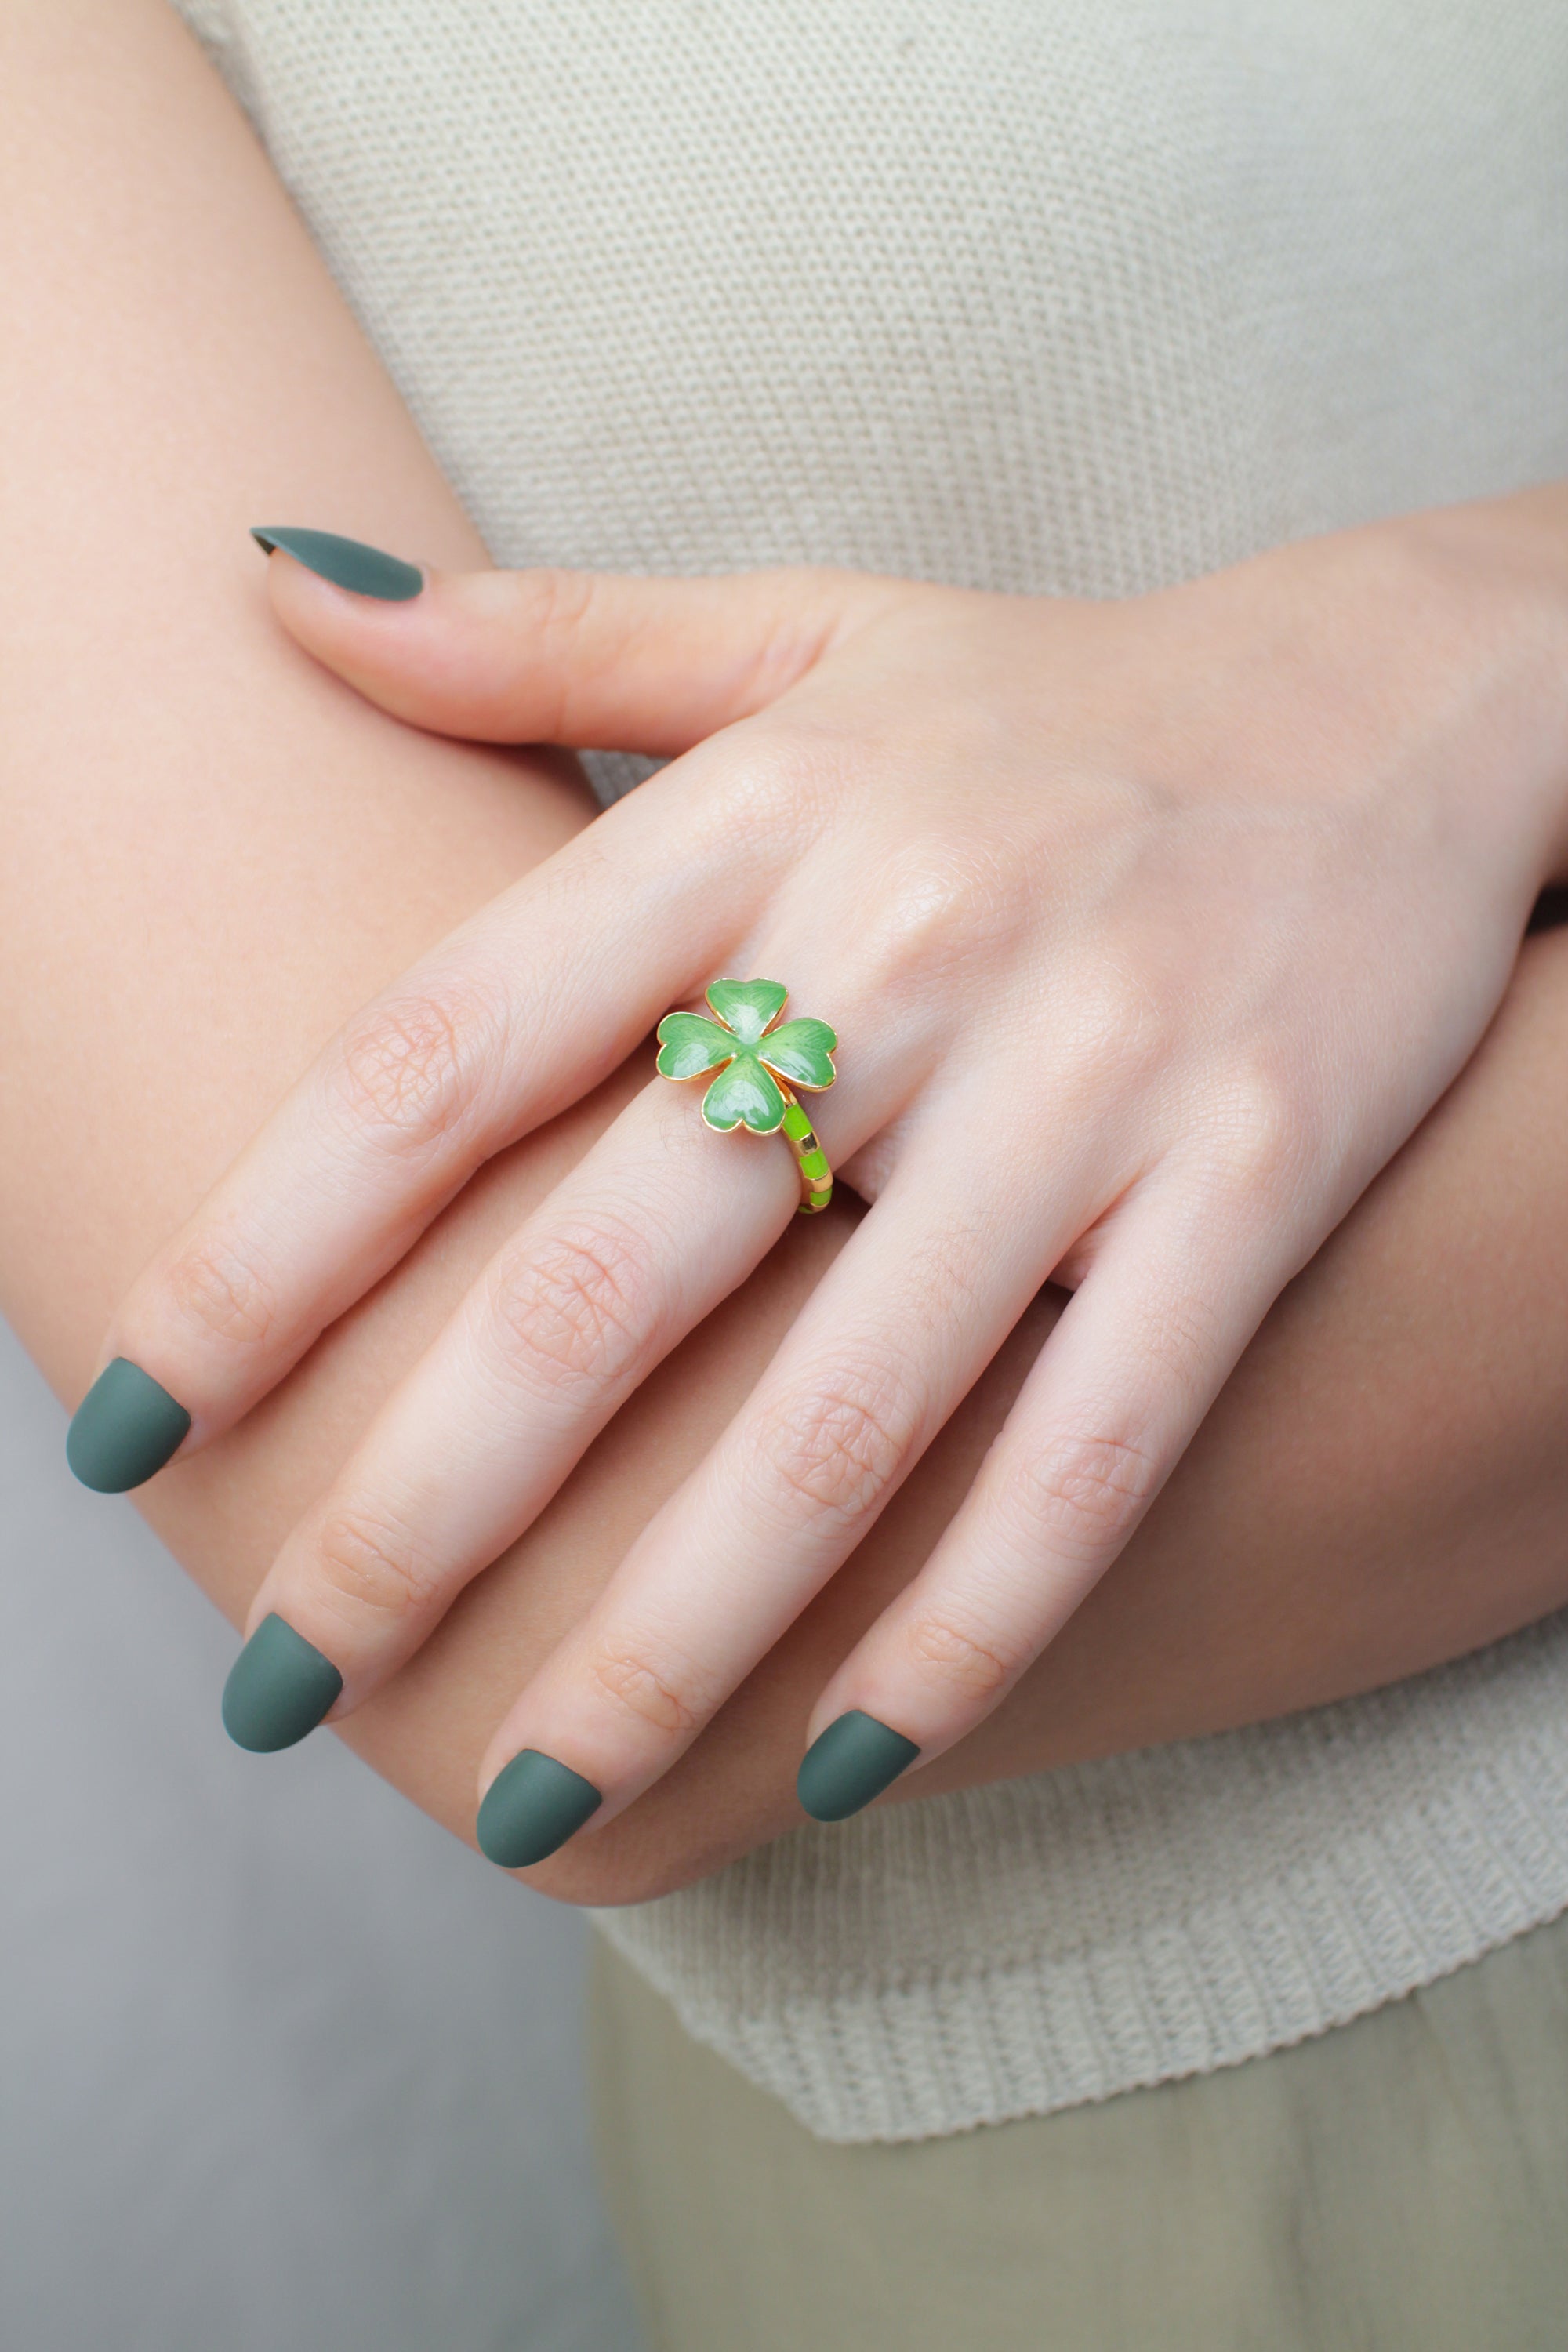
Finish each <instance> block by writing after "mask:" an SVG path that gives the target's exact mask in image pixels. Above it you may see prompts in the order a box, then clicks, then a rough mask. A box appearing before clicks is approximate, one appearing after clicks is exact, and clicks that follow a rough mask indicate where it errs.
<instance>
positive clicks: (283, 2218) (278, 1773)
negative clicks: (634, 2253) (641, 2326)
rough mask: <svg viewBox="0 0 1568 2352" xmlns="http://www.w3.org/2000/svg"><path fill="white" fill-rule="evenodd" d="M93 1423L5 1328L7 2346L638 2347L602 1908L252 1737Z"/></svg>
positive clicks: (1, 1516)
mask: <svg viewBox="0 0 1568 2352" xmlns="http://www.w3.org/2000/svg"><path fill="white" fill-rule="evenodd" d="M64 1429H65V1420H64V1415H63V1414H62V1413H61V1412H60V1411H59V1408H58V1406H57V1405H56V1403H55V1402H54V1400H53V1398H52V1397H51V1396H50V1395H49V1393H48V1391H47V1389H46V1388H45V1386H44V1384H43V1382H42V1381H41V1380H40V1379H39V1378H38V1376H37V1373H36V1372H35V1371H34V1370H33V1369H32V1367H31V1365H30V1364H29V1363H28V1361H27V1360H26V1357H25V1356H24V1355H23V1354H22V1352H21V1350H20V1349H19V1348H18V1347H17V1345H16V1341H15V1340H14V1339H12V1338H11V1336H10V1334H9V1333H8V1332H6V1331H5V1327H4V1326H3V1325H0V1774H3V1787H4V1790H5V1800H4V1803H3V1805H0V1936H3V1942H0V2342H3V2343H4V2344H5V2347H7V2352H263V2347H265V2352H373V2347H374V2352H481V2347H482V2352H500V2347H528V2352H635V2347H636V2346H637V2340H638V2339H637V2331H636V2328H635V2326H634V2324H633V2322H632V2318H631V2315H630V2311H629V2306H628V2305H627V2302H626V2290H625V2286H624V2283H623V2281H622V2278H621V2275H620V2272H619V2269H618V2266H617V2264H616V2259H615V2255H614V2253H613V2251H612V2249H611V2246H610V2243H609V2241H608V2238H607V2235H606V2231H605V2221H604V2217H603V2215H602V2213H601V2211H600V2208H599V2204H598V2200H597V2198H596V2196H595V2190H594V2187H593V2179H592V2173H591V2170H590V2167H589V2160H588V2154H587V2147H586V2143H585V2136H584V2118H583V2100H582V2087H581V2081H580V2071H579V2070H580V2061H579V2045H578V2032H577V2027H578V1996H579V1985H580V1977H581V1965H582V1960H583V1956H584V1927H583V1922H582V1921H581V1919H580V1918H578V1917H577V1916H575V1915H574V1914H572V1913H570V1912H567V1911H565V1910H563V1909H560V1908H558V1907H557V1906H554V1905H552V1904H550V1903H547V1902H545V1901H544V1900H543V1898H542V1896H534V1895H528V1894H526V1893H525V1892H523V1891H522V1890H521V1889H519V1888H518V1887H516V1886H514V1885H512V1884H511V1883H510V1881H509V1880H506V1879H503V1878H501V1877H500V1875H499V1874H495V1873H493V1872H491V1871H489V1870H488V1869H487V1868H486V1866H485V1865H484V1864H482V1863H479V1861H477V1860H476V1859H475V1858H474V1857H473V1856H472V1855H471V1854H469V1853H467V1852H466V1851H465V1850H464V1849H462V1848H461V1847H459V1846H458V1845H457V1844H456V1843H454V1842H453V1841H452V1840H451V1839H450V1838H448V1837H447V1835H446V1834H445V1832H442V1831H440V1830H438V1829H437V1828H436V1827H435V1826H434V1825H433V1824H432V1823H431V1822H427V1821H426V1819H425V1818H424V1816H423V1815H422V1814H420V1813H418V1812H417V1811H415V1809H414V1808H413V1807H412V1806H411V1805H409V1804H407V1803H405V1801H404V1800H403V1799H402V1798H400V1797H398V1796H395V1794H394V1793H393V1791H392V1790H389V1789H388V1788H386V1787H385V1786H384V1784H383V1783H382V1782H381V1781H379V1780H376V1778H375V1777H374V1774H373V1773H371V1772H370V1771H368V1770H367V1769H365V1768H364V1767H363V1765H361V1764H359V1763H358V1762H356V1761H355V1759H353V1757H351V1756H350V1755H349V1754H348V1753H347V1751H346V1750H345V1749H343V1748H342V1747H340V1746H339V1744H338V1742H337V1741H336V1740H334V1739H331V1738H317V1739H312V1740H310V1741H308V1742H307V1743H306V1744H305V1746H304V1747H303V1748H300V1749H297V1750H296V1751H294V1752H293V1753H292V1754H289V1755H287V1756H279V1757H273V1758H268V1759H265V1760H258V1759H255V1758H247V1757H244V1756H241V1755H240V1754H239V1752H238V1751H237V1749H234V1748H230V1747H229V1745H228V1743H227V1741H226V1739H225V1738H224V1737H223V1733H222V1731H221V1728H220V1727H219V1724H218V1718H217V1697H218V1692H219V1690H220V1688H221V1686H222V1682H223V1677H224V1675H225V1674H226V1671H227V1667H228V1663H229V1660H230V1657H231V1656H232V1654H233V1650H234V1637H233V1635H232V1634H231V1633H229V1631H228V1629H227V1627H226V1625H225V1624H224V1623H223V1622H222V1621H221V1620H220V1619H219V1618H218V1616H217V1615H216V1612H214V1611H213V1610H212V1609H211V1608H210V1607H209V1606H208V1604H207V1602H206V1601H205V1600H203V1598H202V1597H201V1595H200V1594H199V1593H198V1592H196V1591H195V1588H194V1587H193V1586H191V1585H190V1584H188V1583H187V1582H186V1580H185V1579H184V1577H183V1576H182V1574H181V1572H180V1571H179V1570H178V1569H176V1568H175V1567H174V1564H173V1562H172V1561H171V1560H170V1559H169V1557H168V1555H167V1554H166V1553H165V1552H164V1551H163V1549H162V1548H161V1547H160V1546H159V1545H158V1544H157V1543H156V1542H155V1541H154V1539H153V1537H152V1536H151V1535H149V1534H148V1532H147V1530H146V1529H145V1528H143V1527H142V1523H141V1521H140V1520H139V1519H138V1518H137V1517H136V1516H135V1513H134V1512H133V1511H132V1508H131V1507H130V1505H129V1504H127V1503H125V1502H123V1501H110V1500H107V1499H106V1498H104V1497H102V1496H92V1495H89V1494H87V1493H85V1492H84V1491H83V1490H82V1489H81V1488H79V1487H78V1486H75V1485H74V1484H73V1482H72V1481H71V1479H70V1478H69V1476H68V1474H67V1472H66V1468H65V1462H64V1456H63V1453H62V1444H63V1438H64Z"/></svg>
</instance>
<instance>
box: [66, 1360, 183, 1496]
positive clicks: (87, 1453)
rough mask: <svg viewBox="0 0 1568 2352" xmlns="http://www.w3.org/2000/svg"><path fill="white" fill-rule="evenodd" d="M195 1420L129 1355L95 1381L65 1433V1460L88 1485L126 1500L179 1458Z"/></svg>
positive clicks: (99, 1492)
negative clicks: (131, 1490)
mask: <svg viewBox="0 0 1568 2352" xmlns="http://www.w3.org/2000/svg"><path fill="white" fill-rule="evenodd" d="M190 1425H191V1416H190V1414H189V1413H188V1412H186V1411H185V1408H184V1405H183V1404H176V1403H175V1402H174V1398H173V1397H172V1396H171V1395H170V1394H169V1391H168V1390H167V1389H164V1388H160V1387H159V1385H158V1383H157V1381H155V1380H153V1377H152V1376H151V1374H150V1373H147V1372H144V1371H143V1370H142V1367H141V1365H140V1364H133V1363H132V1361H131V1359H130V1358H129V1356H116V1358H115V1359H114V1361H113V1362H112V1363H111V1364H107V1365H106V1366H105V1367H104V1369H103V1370H102V1371H101V1372H100V1374H99V1376H98V1378H97V1380H95V1381H94V1382H93V1384H92V1386H91V1388H89V1391H88V1392H87V1394H86V1395H85V1396H84V1397H83V1399H82V1401H81V1402H80V1403H79V1405H78V1407H77V1409H76V1415H75V1418H74V1419H73V1421H72V1423H71V1425H70V1428H69V1429H68V1432H67V1433H66V1460H67V1461H68V1463H69V1465H70V1466H71V1468H72V1470H73V1471H74V1472H75V1474H76V1475H77V1476H78V1477H79V1479H80V1480H81V1483H82V1485H83V1486H90V1487H91V1488H92V1490H93V1492H94V1493H95V1494H98V1495H123V1494H124V1493H125V1491H126V1489H127V1487H130V1486H141V1485H142V1481H143V1480H144V1479H147V1478H151V1476H152V1475H153V1472H154V1471H155V1470H161V1469H162V1468H163V1465H164V1463H165V1462H167V1460H168V1459H169V1456H170V1455H171V1454H174V1453H177V1452H178V1450H179V1447H180V1444H181V1442H182V1440H183V1439H184V1434H185V1432H186V1430H187V1429H189V1427H190Z"/></svg>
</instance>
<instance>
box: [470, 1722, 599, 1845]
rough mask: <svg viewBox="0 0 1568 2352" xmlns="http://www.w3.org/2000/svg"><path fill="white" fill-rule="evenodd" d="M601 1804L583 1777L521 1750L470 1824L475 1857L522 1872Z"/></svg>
mask: <svg viewBox="0 0 1568 2352" xmlns="http://www.w3.org/2000/svg"><path fill="white" fill-rule="evenodd" d="M603 1803H604V1799H603V1797H602V1796H601V1795H600V1793H599V1791H598V1790H597V1789H595V1786H594V1783H593V1782H592V1780H584V1778H583V1775H582V1774H581V1772H574V1771H573V1770H572V1769H570V1768H569V1766H567V1765H565V1764H558V1763H557V1762H556V1760H555V1759H554V1757H553V1756H546V1755H544V1754H542V1751H541V1750H540V1749H539V1748H524V1749H523V1750H522V1752H521V1755H518V1756H514V1757H513V1758H512V1759H511V1762H510V1764H503V1765H502V1766H501V1769H500V1771H499V1772H498V1773H497V1774H496V1777H495V1779H494V1780H492V1781H491V1782H490V1785H489V1788H488V1789H487V1790H485V1797H484V1802H483V1804H482V1805H481V1806H480V1807H479V1820H478V1821H477V1822H475V1824H474V1833H475V1835H476V1836H477V1837H478V1839H479V1852H480V1853H482V1854H484V1855H485V1856H486V1857H487V1859H488V1860H489V1861H490V1862H498V1863H500V1866H501V1868H502V1869H503V1870H526V1869H527V1868H528V1865H529V1864H530V1863H531V1862H542V1861H543V1860H544V1857H545V1855H546V1854H547V1853H554V1851H555V1849H556V1847H557V1846H559V1845H564V1844H565V1843H566V1841H567V1839H568V1838H569V1837H573V1836H574V1835H575V1834H576V1832H577V1831H579V1830H580V1829H581V1828H582V1826H583V1824H584V1822H585V1821H586V1820H587V1819H588V1817H589V1815H590V1814H591V1813H596V1812H597V1811H598V1810H599V1807H600V1806H601V1805H602V1804H603Z"/></svg>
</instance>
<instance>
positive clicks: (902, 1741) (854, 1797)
mask: <svg viewBox="0 0 1568 2352" xmlns="http://www.w3.org/2000/svg"><path fill="white" fill-rule="evenodd" d="M920 1752H921V1751H920V1748H918V1746H917V1745H916V1743H915V1742H914V1741H913V1740H912V1739H906V1738H904V1736H903V1733H902V1732H901V1731H893V1730H891V1729H890V1728H889V1726H888V1725H887V1724H885V1723H879V1722H878V1720H877V1718H876V1717H875V1716H874V1715H862V1714H861V1712H860V1710H859V1708H858V1707H854V1708H852V1709H851V1711H850V1712H849V1714H847V1715H841V1716H840V1717H839V1718H838V1720H837V1723H830V1724H829V1725H828V1727H827V1728H826V1731H824V1732H822V1733H821V1734H820V1735H819V1736H818V1737H817V1738H816V1739H814V1740H813V1741H812V1743H811V1746H810V1747H809V1748H807V1749H806V1751H805V1759H804V1761H803V1762H802V1764H801V1768H800V1771H799V1773H798V1774H797V1775H796V1778H795V1794H796V1796H797V1797H798V1798H799V1799H800V1801H801V1803H802V1804H803V1805H804V1806H805V1810H806V1811H807V1812H808V1813H809V1814H810V1815H811V1817H812V1819H813V1820H814V1821H818V1822H844V1821H847V1820H848V1818H849V1816H850V1814H851V1813H858V1811H860V1808H861V1806H862V1805H868V1804H869V1803H870V1801H871V1800H872V1798H873V1797H879V1796H880V1795H881V1793H882V1791H883V1790H884V1789H886V1788H889V1787H890V1786H891V1784H892V1782H893V1781H895V1780H897V1779H898V1777H899V1775H900V1772H901V1771H902V1770H903V1769H904V1768H905V1766H906V1765H909V1764H912V1763H913V1762H914V1760H915V1758H916V1757H917V1756H918V1755H919V1754H920Z"/></svg>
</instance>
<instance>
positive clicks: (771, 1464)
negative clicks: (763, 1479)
mask: <svg viewBox="0 0 1568 2352" xmlns="http://www.w3.org/2000/svg"><path fill="white" fill-rule="evenodd" d="M916 1419H917V1417H916V1413H915V1410H914V1406H913V1402H912V1399H911V1398H910V1394H909V1391H907V1389H906V1388H905V1386H904V1383H903V1381H901V1380H900V1378H899V1376H898V1375H897V1374H896V1373H894V1372H892V1371H891V1370H889V1369H888V1368H886V1367H883V1366H879V1365H875V1364H869V1363H868V1364H863V1365H860V1366H844V1367H840V1368H837V1369H835V1370H833V1371H832V1372H831V1373H830V1374H828V1375H827V1377H826V1379H824V1380H823V1381H820V1382H819V1383H817V1384H816V1386H814V1387H812V1388H810V1389H808V1390H806V1391H804V1392H803V1393H802V1394H800V1395H799V1396H797V1397H795V1398H793V1399H792V1400H791V1401H790V1402H788V1403H787V1404H786V1405H784V1407H783V1408H782V1409H781V1410H779V1411H777V1412H774V1413H773V1415H771V1416H770V1418H769V1419H768V1420H767V1421H766V1422H765V1423H763V1428H762V1430H761V1431H760V1432H759V1435H758V1450H759V1454H760V1455H761V1459H762V1463H763V1468H764V1472H765V1474H766V1475H767V1477H768V1480H769V1482H770V1484H771V1485H772V1486H773V1489H774V1491H775V1493H778V1494H781V1495H782V1496H784V1499H785V1500H786V1501H787V1502H788V1503H790V1504H791V1505H793V1507H795V1510H796V1512H797V1513H800V1514H801V1515H803V1516H805V1517H810V1518H827V1519H842V1520H847V1521H853V1520H855V1519H858V1518H859V1517H862V1516H863V1515H864V1514H865V1513H866V1512H867V1511H868V1510H869V1509H870V1508H871V1507H872V1506H873V1504H874V1503H875V1502H876V1501H877V1500H878V1499H879V1496H881V1495H882V1494H884V1493H885V1492H886V1490H887V1488H888V1487H889V1486H891V1484H892V1483H893V1481H894V1479H895V1478H896V1477H897V1475H898V1473H899V1470H900V1465H901V1464H902V1463H903V1462H904V1460H905V1458H906V1456H907V1455H908V1454H909V1452H910V1447H911V1445H912V1444H913V1443H914V1436H915V1429H916Z"/></svg>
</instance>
